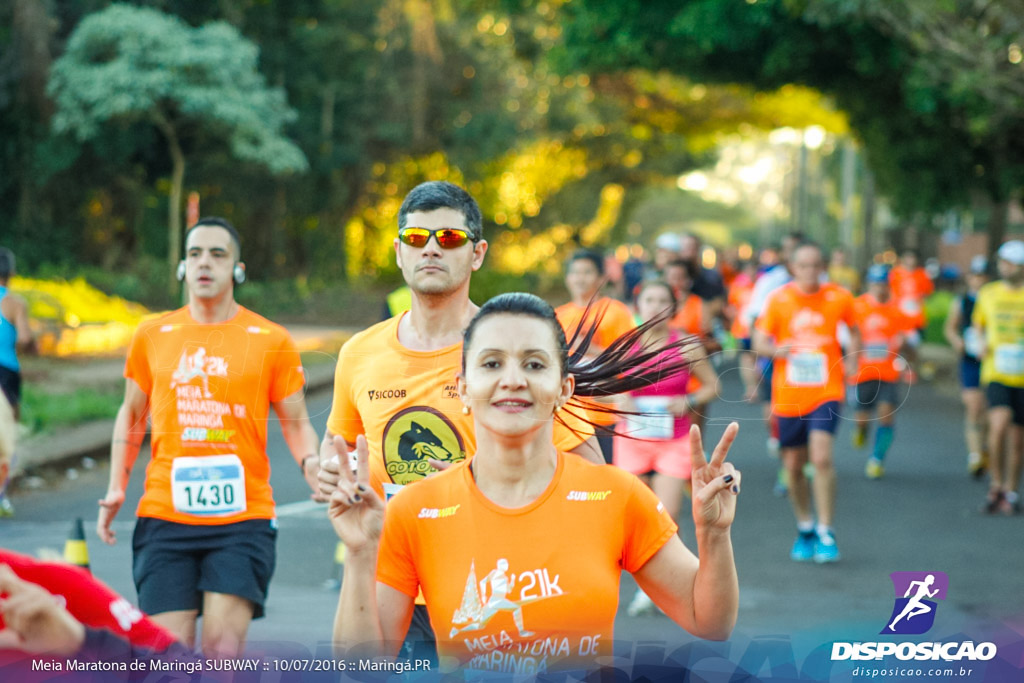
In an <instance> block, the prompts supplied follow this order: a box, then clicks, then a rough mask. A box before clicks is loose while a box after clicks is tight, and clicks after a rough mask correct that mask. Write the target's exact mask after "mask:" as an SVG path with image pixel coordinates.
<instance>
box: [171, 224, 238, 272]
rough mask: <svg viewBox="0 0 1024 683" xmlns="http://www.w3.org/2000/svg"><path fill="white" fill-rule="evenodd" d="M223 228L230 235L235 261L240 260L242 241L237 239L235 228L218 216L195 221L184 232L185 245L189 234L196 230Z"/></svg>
mask: <svg viewBox="0 0 1024 683" xmlns="http://www.w3.org/2000/svg"><path fill="white" fill-rule="evenodd" d="M210 227H213V228H224V229H225V230H227V231H228V234H229V235H231V243H232V244H233V245H234V247H235V260H236V261H241V260H242V240H241V239H239V237H238V231H237V230H235V226H233V225H231V223H230V222H228V220H227V219H226V218H221V217H219V216H204V217H203V218H200V219H199V220H198V221H196V224H195V225H193V226H192V227H191V228H189V229H188V230H186V231H185V244H186V245H187V244H188V236H189V234H190V233H191V232H192V231H193V230H195V229H196V228H210Z"/></svg>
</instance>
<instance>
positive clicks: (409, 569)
mask: <svg viewBox="0 0 1024 683" xmlns="http://www.w3.org/2000/svg"><path fill="white" fill-rule="evenodd" d="M402 493H404V491H400V492H399V493H398V494H396V495H395V497H394V498H392V499H391V500H390V501H389V502H388V512H387V514H386V515H384V532H383V533H382V534H381V538H380V548H379V549H378V551H377V581H378V582H380V583H383V584H385V585H388V586H391V587H392V588H394V589H395V590H397V591H400V592H402V593H405V594H406V595H408V596H410V597H412V598H415V597H416V596H417V595H418V594H419V588H420V580H419V574H418V573H417V571H416V563H415V561H414V559H413V549H412V544H411V543H410V537H409V532H410V529H409V528H408V524H409V522H410V521H412V520H415V516H414V515H413V514H412V510H411V508H409V506H407V505H403V500H402V498H401V496H402Z"/></svg>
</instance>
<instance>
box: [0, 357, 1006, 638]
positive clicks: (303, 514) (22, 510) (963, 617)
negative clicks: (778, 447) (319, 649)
mask: <svg viewBox="0 0 1024 683" xmlns="http://www.w3.org/2000/svg"><path fill="white" fill-rule="evenodd" d="M724 377H725V381H724V390H723V398H722V400H721V401H719V402H718V403H716V404H715V405H714V406H713V407H712V410H711V420H710V423H709V427H708V436H707V437H706V438H705V443H706V444H708V443H710V442H712V441H713V440H717V437H718V435H720V434H721V431H722V429H723V427H724V424H725V423H727V421H728V420H730V419H736V420H739V421H740V425H741V430H740V435H739V438H738V440H737V443H736V445H735V447H734V449H733V453H732V454H731V458H732V460H733V462H735V464H736V465H737V467H739V468H740V469H741V470H742V472H743V489H742V492H741V494H740V501H739V509H738V516H737V521H736V523H735V525H734V528H733V543H734V547H735V552H736V561H737V565H738V568H739V576H740V587H741V600H740V617H739V624H738V625H737V629H736V631H735V633H734V638H733V642H737V643H739V642H745V643H749V639H750V638H755V637H763V636H769V635H776V634H777V635H782V636H784V637H786V638H789V639H790V640H791V642H792V643H793V644H794V647H795V649H796V650H797V652H798V653H799V652H800V651H803V652H809V651H810V650H813V649H814V648H815V647H818V646H820V645H821V644H822V643H824V642H827V640H830V639H844V640H865V639H867V640H870V639H875V638H877V634H878V633H879V631H880V630H881V628H882V627H883V626H884V625H885V621H886V619H887V617H889V615H890V612H891V610H892V606H893V587H892V584H891V582H890V580H889V573H890V572H894V571H942V572H946V573H947V574H948V576H949V593H948V596H947V599H946V600H945V601H944V602H943V603H942V605H941V610H942V612H941V615H940V616H941V620H939V621H937V626H936V629H939V628H942V629H944V631H945V633H947V634H949V633H956V632H957V631H958V630H962V631H963V632H964V633H968V634H970V635H971V636H972V637H973V638H974V639H975V640H978V639H979V638H982V637H984V636H985V634H987V633H993V632H1003V633H1006V632H1009V633H1011V634H1014V633H1015V634H1016V637H1017V640H1020V639H1021V638H1022V637H1024V591H1022V590H1021V588H1022V586H1024V582H1022V579H1021V568H1022V567H1024V543H1021V539H1022V537H1024V518H1022V517H1016V518H1001V517H987V516H985V515H982V514H981V513H979V512H978V507H979V505H980V503H981V502H982V500H983V497H984V493H985V485H984V484H983V483H981V482H977V481H974V480H972V479H970V478H968V476H967V474H966V471H965V460H966V458H965V456H964V453H963V446H962V435H961V434H962V428H961V420H962V413H961V411H960V409H959V401H958V399H957V397H956V394H955V393H954V392H953V391H952V390H951V389H950V388H948V387H947V388H945V389H943V388H942V387H935V386H932V385H927V384H925V385H919V386H915V387H912V388H911V389H910V390H909V394H908V398H907V401H906V403H905V404H904V405H903V406H902V407H901V408H900V413H899V416H898V421H897V429H896V441H895V444H894V446H893V448H892V451H891V452H890V455H889V460H888V463H887V465H888V471H887V474H886V477H885V478H884V479H882V480H880V481H868V480H866V479H865V478H864V475H863V468H864V461H865V458H866V457H867V452H866V451H864V452H857V451H854V449H853V448H852V446H851V445H850V432H851V429H850V425H849V423H847V424H844V425H843V426H842V428H841V431H840V433H839V437H838V440H837V450H836V465H837V470H838V474H839V499H838V510H837V515H836V531H837V539H838V543H839V547H840V550H841V552H842V555H843V558H842V560H841V561H840V562H839V563H837V564H835V565H827V566H816V565H813V564H796V563H794V562H792V561H790V560H789V557H788V553H789V548H790V545H791V543H792V541H793V538H794V535H795V529H794V523H793V517H792V513H791V512H790V508H789V503H788V501H787V500H785V499H782V498H777V497H775V496H774V495H773V493H772V485H773V483H774V481H775V475H776V462H775V461H774V460H772V459H771V458H769V457H768V456H767V454H766V451H765V448H764V439H765V431H764V427H763V425H762V423H761V422H760V420H759V419H758V415H759V412H758V409H756V408H755V407H753V406H750V405H747V404H745V403H743V402H741V401H739V393H740V389H739V382H738V380H737V377H736V374H735V372H734V371H733V372H725V373H724ZM329 401H330V399H329V396H328V395H327V394H326V393H320V394H317V395H312V396H310V397H309V406H310V412H311V414H312V415H313V420H314V425H315V426H316V428H317V429H318V431H320V432H321V433H322V430H323V426H324V422H325V421H326V416H327V411H328V409H329ZM269 450H270V452H271V454H272V462H273V463H274V471H273V475H272V484H273V487H274V491H275V497H276V499H277V501H278V503H279V506H280V510H279V512H280V534H279V540H278V563H277V570H276V574H275V576H274V580H273V582H272V584H271V592H270V597H269V601H268V605H267V614H268V617H267V618H266V619H263V620H260V621H257V622H256V623H254V624H253V626H252V630H251V636H250V640H251V641H253V642H256V641H286V642H292V643H300V644H303V645H304V646H305V647H308V648H311V649H312V647H313V646H314V645H315V644H316V643H318V642H322V641H325V640H326V639H327V638H328V637H329V634H330V630H331V623H332V619H333V611H334V607H335V604H336V590H334V589H332V588H329V587H325V581H327V580H329V579H331V578H334V577H336V576H337V572H336V570H335V567H334V565H333V554H334V549H335V544H336V541H335V536H334V534H333V532H332V530H331V528H330V525H329V524H328V522H327V520H326V518H325V513H324V507H323V506H317V505H313V504H310V503H307V502H306V501H308V493H309V491H308V489H306V487H305V484H304V482H303V481H302V480H301V478H300V476H299V474H298V471H297V468H296V467H295V464H294V462H293V461H292V460H291V458H290V456H289V455H288V454H287V449H286V448H285V447H284V443H283V440H282V438H281V433H280V429H279V428H278V427H277V425H276V423H275V424H274V425H273V426H272V428H271V432H270V443H269ZM147 460H148V452H143V453H142V454H140V459H139V465H138V466H137V467H136V471H135V473H134V476H133V478H132V483H131V486H130V487H129V492H128V498H129V500H128V502H126V505H125V507H124V509H123V510H122V513H121V516H120V518H119V519H118V521H117V522H116V523H115V529H116V530H117V532H118V534H119V537H120V540H119V541H118V543H117V544H116V545H115V546H113V547H108V546H105V545H103V544H102V543H100V541H99V540H98V539H97V537H96V535H95V530H94V527H95V518H96V501H97V499H98V498H99V497H100V496H101V495H102V493H103V491H104V490H105V486H106V478H107V470H106V466H105V464H104V463H99V464H98V466H97V467H96V468H94V469H92V470H84V469H82V468H78V472H77V474H78V476H77V478H75V479H74V480H71V479H68V478H67V476H66V474H65V473H64V472H54V473H52V476H50V477H49V478H48V479H47V482H46V484H45V485H44V486H43V487H42V488H39V489H37V490H20V491H18V492H17V493H16V495H15V497H14V503H15V506H16V510H17V516H16V517H15V518H14V519H12V520H0V544H2V545H3V546H4V547H8V548H12V549H14V550H17V551H21V552H26V553H34V554H35V553H39V552H44V553H45V552H46V551H50V552H60V550H61V549H62V547H63V544H64V540H65V538H66V535H67V533H68V530H69V528H70V526H71V522H72V520H73V519H74V518H75V517H83V518H84V519H85V520H86V528H87V537H88V541H89V543H88V545H89V550H90V559H91V562H92V569H93V572H94V573H95V574H96V575H97V576H98V577H100V578H102V579H103V580H104V581H106V582H107V583H109V584H110V585H111V586H112V587H113V588H114V589H115V590H117V591H119V592H121V593H123V594H125V595H127V596H129V597H130V598H134V588H133V585H132V581H131V549H130V540H131V530H132V525H133V519H132V514H131V513H132V511H133V510H134V506H135V502H136V501H137V500H138V496H139V493H140V490H141V480H142V475H143V467H144V464H145V463H146V462H147ZM681 527H682V530H683V531H682V533H683V537H684V541H692V537H693V536H692V524H691V523H689V522H688V520H684V521H683V522H682V524H681ZM688 544H689V545H690V546H691V547H693V544H692V543H688ZM633 590H634V584H633V583H632V580H631V579H630V578H629V576H628V575H627V576H625V577H624V578H623V582H622V604H623V607H622V609H620V616H619V619H618V625H617V631H616V638H617V640H618V639H625V640H629V641H632V642H634V643H644V642H647V641H650V642H653V643H655V644H659V643H660V644H668V645H669V646H670V647H671V646H674V645H676V644H679V643H687V642H691V641H692V638H690V637H689V636H688V635H687V634H685V633H684V632H683V631H682V630H681V629H679V628H678V627H677V626H675V625H674V624H672V623H671V622H670V621H669V620H668V619H667V618H666V617H664V616H662V615H660V614H657V615H652V616H647V617H640V618H630V617H627V616H625V608H624V605H625V604H626V603H628V600H629V599H630V597H631V596H632V593H633ZM939 635H941V634H939ZM637 647H639V645H638V646H637Z"/></svg>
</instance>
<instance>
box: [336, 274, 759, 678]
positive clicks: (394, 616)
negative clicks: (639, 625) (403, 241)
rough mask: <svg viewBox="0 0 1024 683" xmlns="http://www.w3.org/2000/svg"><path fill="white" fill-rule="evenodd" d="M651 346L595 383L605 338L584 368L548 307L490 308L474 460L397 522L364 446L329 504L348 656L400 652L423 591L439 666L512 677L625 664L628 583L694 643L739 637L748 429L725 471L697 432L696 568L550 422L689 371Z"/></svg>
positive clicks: (494, 303) (620, 354) (528, 303)
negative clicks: (617, 631)
mask: <svg viewBox="0 0 1024 683" xmlns="http://www.w3.org/2000/svg"><path fill="white" fill-rule="evenodd" d="M644 331H645V330H644V327H643V326H641V327H640V328H637V330H634V331H633V332H631V333H630V334H628V335H626V336H625V337H624V338H622V339H620V340H618V341H616V342H615V343H613V344H612V345H611V346H610V347H608V348H607V349H605V351H604V352H602V353H601V354H600V355H598V356H597V357H596V358H595V359H593V360H592V361H591V362H589V363H585V364H583V366H582V367H580V360H581V359H582V356H583V354H585V351H586V346H587V345H588V344H589V340H590V337H592V334H593V329H590V330H589V331H588V332H587V333H586V334H584V335H583V339H582V341H581V343H580V346H579V347H577V349H576V351H574V353H573V354H571V355H570V354H569V352H568V345H567V344H566V340H565V335H564V333H563V332H562V329H561V327H560V326H559V324H558V322H557V320H556V318H555V315H554V311H553V310H552V309H551V307H550V306H548V305H547V304H546V303H545V302H544V301H543V300H541V299H539V298H537V297H535V296H533V295H530V294H520V293H516V294H505V295H502V296H499V297H496V298H494V299H492V300H490V301H489V302H487V303H486V304H485V305H484V306H483V307H482V308H481V309H480V311H479V312H478V313H477V314H476V316H475V317H474V318H473V320H472V322H471V323H470V324H469V326H468V327H467V329H466V332H465V336H464V342H463V369H462V372H461V373H459V375H458V378H457V382H458V392H459V396H460V398H461V400H462V402H463V405H464V406H465V410H466V411H470V412H472V414H473V419H474V422H475V425H476V434H477V451H476V453H475V455H474V457H473V458H471V459H467V460H466V461H463V462H461V463H459V464H457V465H454V466H452V467H450V468H449V469H447V470H445V471H444V472H441V473H440V474H437V475H435V476H433V477H430V478H427V479H425V480H423V481H421V482H419V483H418V484H417V485H416V486H410V487H407V488H405V489H403V490H402V491H401V492H399V493H398V494H397V495H396V496H395V497H394V498H392V499H391V500H390V501H389V502H388V514H387V516H386V518H385V515H384V504H383V502H382V501H381V499H380V498H379V497H378V496H377V495H376V493H375V492H374V491H372V490H371V488H370V486H369V484H368V481H369V480H368V467H367V458H368V456H367V450H366V444H365V440H364V439H363V438H362V437H359V439H358V441H357V449H356V450H357V466H356V472H355V473H352V472H351V471H348V468H343V469H344V470H345V476H344V477H343V478H342V481H341V482H340V483H339V485H338V489H337V490H336V491H335V492H334V494H333V495H332V496H331V503H330V509H329V513H328V514H329V517H330V519H331V522H332V524H333V526H334V528H335V531H336V532H337V533H338V535H339V537H341V539H342V541H344V543H345V545H346V548H347V556H346V563H345V577H344V581H343V583H342V588H341V596H340V599H339V603H338V612H337V616H336V620H335V627H334V640H335V647H336V648H337V649H338V651H339V653H342V652H344V653H346V654H353V650H356V649H358V647H359V646H361V647H365V648H366V649H367V650H368V651H369V653H370V654H390V655H393V654H394V653H395V652H397V650H398V647H399V645H400V643H401V641H402V638H403V636H404V635H405V632H406V629H407V628H408V626H409V622H410V618H411V615H412V610H413V601H414V598H415V596H416V593H417V591H418V590H420V589H422V591H423V595H424V597H425V599H426V603H427V611H428V613H429V615H430V620H431V623H432V624H433V627H434V630H435V632H436V633H437V635H438V642H437V646H438V653H439V654H440V655H443V656H449V657H455V658H457V659H458V660H459V661H460V662H462V663H463V664H464V665H466V666H468V667H470V668H473V669H484V670H495V671H501V672H512V671H516V672H524V673H539V672H540V671H543V670H546V669H554V668H567V667H573V668H587V667H592V666H595V665H596V664H595V658H596V657H599V656H603V655H608V654H610V653H611V644H612V637H613V634H612V630H613V624H614V619H615V613H616V609H617V606H618V594H619V579H620V576H621V571H622V570H623V569H625V570H626V571H629V572H631V573H632V574H633V576H634V578H635V579H636V580H637V582H638V583H639V584H640V586H641V588H643V589H644V590H645V591H646V592H647V593H648V594H650V596H651V597H652V598H653V600H654V602H655V603H656V604H657V605H658V606H659V607H661V608H662V609H663V610H664V611H665V613H666V614H667V615H668V616H669V617H671V618H672V619H673V620H674V621H676V623H678V624H679V625H680V626H682V627H683V628H685V629H686V630H687V631H689V632H691V633H693V634H694V635H696V636H699V637H702V638H709V639H724V638H727V637H728V636H729V634H730V633H731V631H732V628H733V626H734V624H735V622H736V614H737V606H738V600H739V588H738V583H737V579H736V566H735V562H734V559H733V552H732V541H731V539H730V528H731V526H732V521H733V518H734V515H735V511H736V494H738V493H739V484H740V474H739V472H738V471H737V470H736V469H735V468H734V467H733V466H732V464H731V463H728V462H726V461H725V457H726V454H727V453H728V451H729V447H730V446H731V445H732V442H733V440H734V439H735V436H736V432H737V430H738V426H737V425H736V424H735V423H733V424H731V425H729V427H728V428H727V429H726V431H725V434H724V435H723V437H722V440H721V441H720V442H719V444H718V446H717V448H716V449H715V451H714V453H713V455H712V458H711V461H710V462H707V461H706V460H705V458H704V454H703V447H702V445H701V437H700V432H699V431H698V430H696V429H694V430H692V431H691V432H690V441H691V448H692V451H693V455H692V458H693V469H692V480H693V489H694V497H693V517H694V523H695V526H696V541H697V547H698V550H699V556H700V560H699V561H698V559H697V557H696V556H695V555H694V554H693V553H692V552H691V551H690V550H689V549H687V548H686V547H685V546H684V545H683V543H682V542H681V541H680V539H679V537H678V535H677V534H676V530H677V527H676V525H675V522H674V521H673V520H672V519H671V517H670V516H669V515H668V513H667V512H666V511H665V509H664V506H663V505H661V503H660V502H659V501H658V499H657V498H656V497H655V495H654V494H653V493H652V492H651V491H650V489H648V488H647V487H646V486H644V485H643V483H642V482H640V481H639V480H638V479H637V478H636V477H635V476H633V475H631V474H629V473H628V472H625V471H623V470H621V469H619V468H616V467H606V466H598V465H593V464H591V463H588V462H586V461H585V460H583V459H582V458H579V457H577V456H574V455H572V454H568V453H559V452H557V451H556V449H555V448H554V446H553V442H552V423H553V421H554V420H555V419H558V418H557V417H556V414H557V413H558V412H559V411H560V410H571V404H570V407H569V408H565V406H566V404H567V403H570V401H572V400H573V397H574V395H575V396H577V397H578V396H596V395H609V394H618V393H622V392H624V391H630V390H632V389H636V388H638V387H641V386H646V385H649V384H651V383H652V382H654V381H656V379H657V378H659V377H664V376H666V374H667V375H671V374H674V373H679V372H682V371H683V370H684V369H685V368H686V367H687V363H686V361H684V360H679V361H675V362H668V363H665V364H662V365H660V366H650V365H645V363H646V362H647V361H649V360H651V359H652V358H654V357H657V356H658V355H659V354H661V353H663V352H664V350H665V349H664V348H655V349H651V350H647V351H644V352H642V353H636V351H635V345H636V342H637V341H638V339H639V338H640V335H642V334H643V333H644ZM340 447H341V448H344V444H341V445H340ZM339 450H340V449H339ZM341 452H344V451H341ZM361 654H366V653H361Z"/></svg>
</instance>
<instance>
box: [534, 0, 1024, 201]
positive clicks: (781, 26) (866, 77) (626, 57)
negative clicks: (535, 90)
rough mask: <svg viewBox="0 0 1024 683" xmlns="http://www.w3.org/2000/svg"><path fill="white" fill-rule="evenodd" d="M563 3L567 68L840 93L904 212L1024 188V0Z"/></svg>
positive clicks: (563, 63) (883, 182) (1001, 197)
mask: <svg viewBox="0 0 1024 683" xmlns="http://www.w3.org/2000/svg"><path fill="white" fill-rule="evenodd" d="M560 12H561V13H562V15H563V25H564V26H566V31H565V36H564V41H563V44H562V45H561V46H560V47H559V49H558V50H557V51H556V52H554V53H553V58H554V59H556V60H557V63H558V65H559V67H560V68H561V69H563V70H570V71H572V70H577V69H580V68H583V69H586V70H588V71H590V72H601V73H604V72H618V71H621V70H622V69H623V68H631V67H642V68H645V69H649V70H659V69H666V70H669V71H672V72H674V73H677V74H682V75H685V76H687V77H690V78H694V79H697V80H710V81H715V82H736V83H747V84H750V85H752V86H753V87H756V88H761V89H766V88H776V87H779V86H781V85H782V84H785V83H802V84H806V85H808V86H810V87H813V88H817V89H819V90H821V91H822V92H824V93H826V94H828V95H830V96H832V97H834V98H835V100H836V102H837V104H838V105H839V106H840V107H841V108H842V109H843V110H844V111H846V112H847V113H848V114H849V115H850V119H851V124H852V126H853V128H854V129H855V130H856V132H857V134H858V135H859V136H860V137H861V138H862V140H863V141H864V143H865V146H866V148H867V152H868V155H869V159H870V162H871V165H872V168H873V169H874V170H875V172H876V174H877V176H878V179H879V186H880V188H881V189H882V191H883V192H884V193H885V194H887V195H889V196H891V197H893V198H894V199H895V200H896V202H897V207H898V208H899V209H900V210H901V211H902V212H903V213H904V215H910V214H913V213H914V212H916V211H921V212H927V213H934V212H936V211H939V210H942V209H945V208H949V207H952V206H964V205H967V204H969V203H970V202H971V200H972V197H973V196H974V193H980V194H983V195H984V196H987V197H988V198H989V199H990V200H991V201H995V202H1004V201H1005V200H1006V199H1007V198H1008V197H1009V196H1014V195H1016V196H1019V194H1020V191H1021V188H1022V187H1024V176H1022V172H1024V154H1022V153H1021V152H1022V151H1024V150H1022V148H1021V146H1020V142H1019V141H1020V140H1021V135H1020V133H1021V132H1024V130H1022V123H1024V119H1022V116H1024V109H1022V108H1021V107H1020V100H1019V92H1018V91H1019V90H1020V84H1021V82H1024V81H1022V79H1021V69H1020V44H1019V43H1020V36H1021V32H1020V22H1021V17H1022V16H1024V13H1022V12H1021V8H1020V2H1019V1H1017V0H1015V1H1014V2H1008V3H998V2H995V3H993V2H978V1H976V0H944V1H942V2H932V1H931V0H748V1H747V2H742V3H741V2H717V1H716V0H688V1H687V2H673V1H671V0H654V1H650V2H648V1H645V2H642V3H641V2H639V0H621V1H608V0H583V1H582V2H573V3H566V4H564V5H562V6H561V9H560ZM1015 41H1016V42H1015ZM1015 55H1016V56H1015ZM1003 208H1004V209H1005V204H1004V206H1003Z"/></svg>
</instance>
